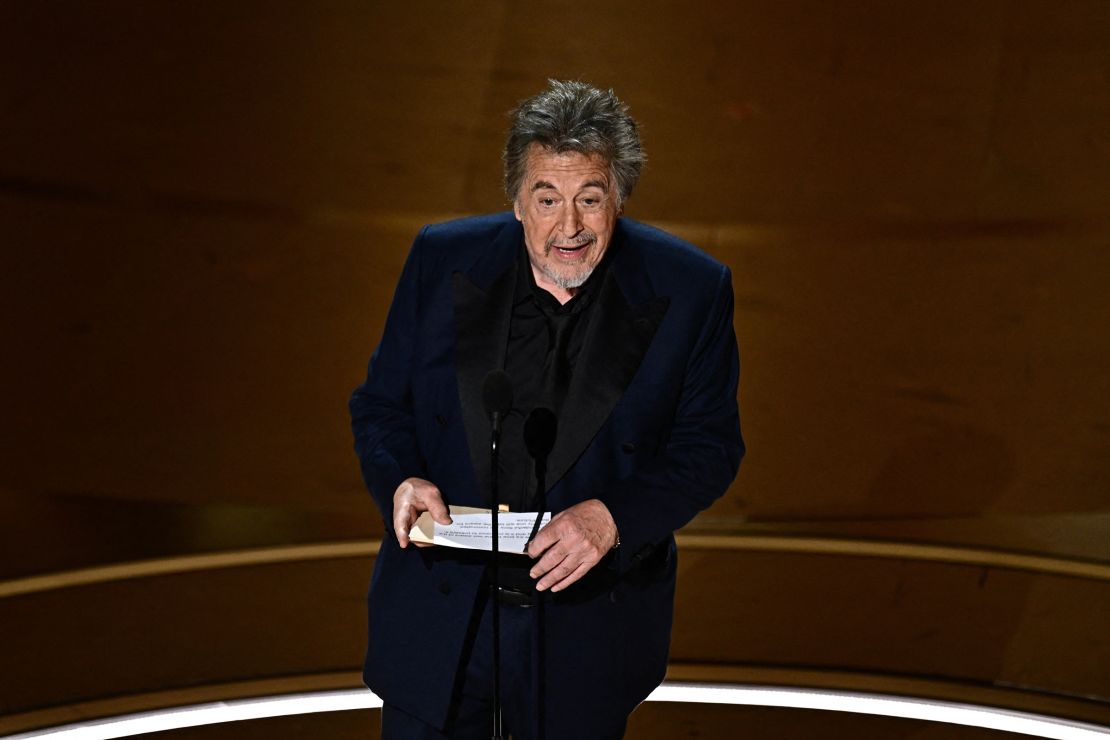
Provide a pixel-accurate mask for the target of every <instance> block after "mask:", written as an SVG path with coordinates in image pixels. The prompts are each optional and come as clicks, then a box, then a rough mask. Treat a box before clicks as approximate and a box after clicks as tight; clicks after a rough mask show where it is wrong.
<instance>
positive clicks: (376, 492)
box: [349, 227, 427, 534]
mask: <svg viewBox="0 0 1110 740" xmlns="http://www.w3.org/2000/svg"><path fill="white" fill-rule="evenodd" d="M426 232H427V227H424V229H423V230H421V232H420V234H419V235H418V236H417V237H416V241H415V242H414V243H413V246H412V250H411V251H410V252H409V256H408V258H407V259H406V261H405V266H404V269H403V270H402V272H401V279H400V281H399V282H398V284H397V290H396V292H395V293H394V295H393V303H392V305H391V306H390V309H389V315H388V317H387V319H386V324H385V331H384V332H383V334H382V340H381V343H380V344H379V345H378V348H377V350H376V351H375V352H374V355H373V356H372V357H371V358H370V365H369V369H368V370H367V374H366V381H365V382H364V383H363V384H362V385H360V386H359V387H358V388H356V389H355V391H354V393H353V394H352V395H351V400H350V404H349V408H350V412H351V429H352V431H353V432H354V438H355V454H357V455H358V459H359V465H360V467H361V469H362V477H363V480H365V481H366V485H367V487H368V488H369V489H370V493H371V494H372V495H373V497H374V500H375V501H376V502H377V504H378V508H379V509H380V510H381V514H382V519H383V521H384V523H385V528H386V531H388V532H389V533H390V534H392V533H393V494H394V492H395V491H396V490H397V487H398V486H399V485H401V482H402V481H404V480H405V479H406V478H410V477H412V476H421V477H422V476H423V475H424V471H425V468H426V466H425V463H424V460H423V459H422V457H421V455H420V450H419V444H418V442H417V434H416V419H415V416H414V412H413V400H412V385H411V378H412V369H413V367H414V363H415V354H416V344H417V336H418V331H417V322H418V309H419V306H420V272H421V264H420V262H421V260H420V254H421V243H422V241H423V239H424V236H425V233H426Z"/></svg>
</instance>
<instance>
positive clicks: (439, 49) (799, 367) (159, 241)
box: [0, 0, 1110, 738]
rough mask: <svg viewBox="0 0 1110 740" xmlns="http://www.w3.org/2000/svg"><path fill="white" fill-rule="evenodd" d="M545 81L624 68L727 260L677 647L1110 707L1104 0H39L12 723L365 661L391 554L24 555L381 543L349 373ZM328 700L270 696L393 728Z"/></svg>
mask: <svg viewBox="0 0 1110 740" xmlns="http://www.w3.org/2000/svg"><path fill="white" fill-rule="evenodd" d="M548 77H562V78H565V77H571V78H581V79H585V80H588V81H590V82H593V83H595V84H599V85H604V86H611V87H613V88H614V89H615V90H616V91H617V92H618V94H619V95H621V96H622V97H623V98H624V99H625V100H626V101H627V102H628V103H629V104H630V106H631V108H632V110H633V113H634V114H635V115H636V116H637V117H638V118H639V119H640V121H641V123H642V125H643V134H644V139H645V144H646V146H647V148H648V153H649V157H650V163H649V167H648V168H647V170H646V172H645V175H644V177H643V178H642V180H641V183H640V186H639V189H638V192H636V193H635V194H634V196H633V197H632V199H631V201H630V202H629V204H628V210H629V214H630V215H631V216H633V217H635V218H639V219H642V220H646V221H650V222H652V223H656V224H658V225H660V226H662V227H664V228H667V229H669V230H671V231H673V232H675V233H678V234H680V235H682V236H684V237H686V238H688V239H690V240H692V241H694V242H695V243H697V244H699V245H701V246H702V247H703V248H705V249H706V250H708V251H709V252H711V253H712V254H714V255H715V256H717V257H718V258H720V259H722V260H724V261H725V262H727V263H728V264H729V265H731V267H732V269H733V273H734V280H735V285H734V287H735V291H736V330H737V334H738V337H739V340H740V346H741V356H742V362H743V378H742V387H741V410H742V418H743V423H744V432H745V437H746V439H747V442H748V445H749V454H748V457H747V459H746V460H745V462H744V465H743V467H742V469H741V473H740V477H739V479H738V480H737V482H736V483H735V484H734V485H733V487H732V488H731V490H730V491H729V493H728V495H726V496H725V497H724V498H723V499H722V500H721V501H720V502H718V503H717V504H716V505H715V506H714V507H713V508H712V509H710V510H709V511H708V512H706V513H705V514H704V515H702V516H701V517H699V519H698V520H696V521H695V522H694V524H692V525H691V527H690V528H688V529H687V533H688V537H687V539H686V540H684V547H683V550H684V553H683V557H682V566H681V567H682V574H681V580H680V592H679V603H678V606H677V624H676V631H675V640H674V649H673V661H674V666H675V667H674V670H673V675H674V676H676V677H679V678H694V679H696V678H699V677H711V676H713V675H718V674H719V675H724V676H726V678H727V677H729V676H732V677H733V678H735V680H752V681H765V682H770V683H778V684H791V685H810V686H839V687H848V688H851V687H857V688H859V687H863V688H868V689H875V690H883V689H884V688H887V689H889V688H890V687H893V686H895V685H897V686H903V685H904V686H908V687H910V688H907V689H906V691H908V692H909V693H914V692H916V693H920V694H922V695H931V696H938V697H949V698H961V697H963V698H965V699H975V700H981V701H983V702H985V703H993V704H1002V705H1007V706H1013V707H1016V708H1023V707H1024V708H1034V709H1043V710H1045V711H1050V712H1055V713H1057V714H1066V715H1070V716H1074V717H1079V718H1084V719H1089V720H1094V721H1101V722H1104V723H1108V724H1110V707H1108V702H1110V671H1108V670H1107V666H1108V665H1110V638H1108V636H1110V630H1108V629H1107V624H1110V289H1108V288H1107V286H1108V285H1110V4H1107V3H1105V2H1099V1H1098V0H1091V1H1090V2H1079V1H1074V0H1059V1H1055V0H1043V1H1039V2H1038V1H1033V0H1028V1H1019V0H972V1H964V2H957V1H955V0H952V1H950V2H949V1H945V2H929V3H920V2H909V1H904V2H903V1H895V2H884V1H882V0H872V1H870V2H863V1H854V2H836V3H832V2H824V1H822V0H790V1H786V2H771V1H767V2H707V3H688V4H680V3H667V2H611V3H609V2H607V3H595V4H593V5H589V6H578V5H557V6H536V7H533V6H532V5H531V4H525V3H515V2H509V1H504V2H492V1H491V2H477V3H456V4H451V3H434V2H408V3H402V4H395V3H375V2H354V1H353V0H351V1H348V2H328V3H285V2H282V3H273V2H262V1H254V2H233V3H225V2H215V1H214V0H213V1H211V2H197V3H185V2H180V3H179V2H172V3H148V2H139V1H138V0H135V1H132V2H128V1H125V0H117V1H115V2H106V3H83V2H76V1H72V2H63V1H61V0H34V1H31V0H11V1H9V2H3V3H0V226H2V232H0V233H2V236H0V244H2V248H0V350H2V353H3V357H4V359H3V362H0V382H2V385H0V553H2V555H0V579H3V580H0V634H3V635H4V638H3V639H4V642H5V643H6V644H5V645H4V648H3V650H0V676H3V678H2V679H0V684H2V685H0V715H7V716H8V717H9V720H7V724H4V722H5V721H6V720H4V719H3V717H0V730H3V729H11V728H18V727H27V726H31V725H33V724H34V723H35V722H39V723H40V724H41V723H42V722H43V721H45V720H42V719H41V717H45V716H46V715H41V716H39V715H36V716H39V719H34V718H32V719H29V720H28V719H27V717H28V716H30V715H26V714H24V715H23V717H24V719H23V720H20V722H16V721H15V720H11V719H10V718H11V717H12V716H14V715H17V714H20V713H27V712H45V711H47V710H50V709H51V708H55V709H56V708H59V707H65V706H69V705H72V704H75V703H79V702H86V703H87V702H92V703H94V704H95V703H96V702H98V701H104V700H107V699H108V698H111V697H115V698H118V697H125V698H126V697H128V696H131V697H141V696H147V697H149V696H152V695H154V693H155V692H165V691H174V690H185V689H197V687H201V688H203V687H212V686H222V685H231V684H236V683H237V682H239V683H242V682H250V681H259V680H265V679H270V678H282V677H289V676H317V675H327V676H332V675H334V676H340V677H341V678H337V679H335V680H336V681H338V682H339V683H340V684H343V683H344V682H347V683H349V682H353V681H357V678H354V672H355V671H357V669H358V666H359V663H360V661H361V651H362V641H363V635H362V630H363V624H364V621H363V614H362V608H363V607H362V605H361V599H362V594H363V592H364V590H365V587H366V582H367V578H368V574H369V570H370V567H371V555H369V554H362V555H338V556H336V557H334V558H322V559H318V560H308V561H303V562H298V561H288V562H279V563H271V564H255V565H251V566H250V567H245V566H234V565H233V566H229V567H224V568H219V569H207V568H203V569H199V570H190V571H188V572H167V573H161V574H154V575H146V576H143V577H137V578H124V579H122V580H116V579H115V576H112V577H111V578H107V579H105V580H99V581H97V580H96V579H93V580H91V581H88V582H87V583H86V582H85V581H82V580H81V579H82V578H83V577H84V576H81V577H78V578H76V580H71V581H67V582H66V584H65V585H64V587H61V588H54V587H49V588H47V587H44V588H38V587H35V588H27V587H25V586H26V583H24V585H23V586H20V585H19V583H23V582H21V581H19V580H18V579H26V578H30V577H37V576H50V575H51V574H56V573H58V572H62V571H71V570H75V569H83V568H91V567H99V566H115V565H120V566H126V567H130V566H129V565H128V564H131V563H133V562H134V561H139V560H146V559H150V558H163V557H176V556H187V555H196V554H203V553H214V552H221V553H222V552H224V551H233V550H239V549H242V548H254V547H273V546H282V545H300V544H309V543H320V542H335V541H365V540H372V539H374V538H376V537H378V536H380V534H381V527H380V523H379V522H378V521H377V519H376V514H375V513H374V511H373V509H372V504H371V502H370V499H369V497H368V496H367V495H366V493H365V491H364V490H363V487H362V483H361V481H360V480H359V477H358V471H357V465H356V463H355V459H354V456H353V453H352V452H351V445H350V441H349V434H348V430H347V419H346V408H345V404H346V399H347V395H348V394H349V392H350V390H351V389H352V388H353V387H354V386H355V385H356V384H357V383H358V382H359V381H360V379H361V375H362V373H363V372H364V369H365V362H366V360H367V358H368V357H369V355H370V352H371V351H372V350H373V347H374V344H375V342H376V339H377V337H378V335H379V333H380V330H381V327H382V323H383V321H384V316H385V310H386V308H387V306H388V302H389V300H390V298H391V294H392V288H393V284H394V282H395V280H396V277H397V275H398V273H399V270H400V265H401V262H402V260H403V259H404V256H405V253H406V251H407V249H408V246H409V244H410V242H411V239H412V237H413V236H414V234H415V233H416V230H417V229H418V228H419V226H420V225H422V224H423V223H426V222H429V221H434V220H440V219H444V218H448V217H451V216H455V215H462V214H469V213H476V212H484V211H490V210H498V209H502V208H504V207H506V203H505V198H504V195H503V194H502V193H501V191H500V185H499V183H500V161H499V156H500V146H501V137H502V132H503V129H504V126H505V122H506V118H505V112H506V111H507V110H508V109H509V108H511V107H512V106H513V104H514V103H515V102H516V101H517V100H519V99H521V98H523V97H525V96H527V95H530V94H532V93H534V92H535V91H537V90H538V89H539V88H541V87H542V86H543V84H544V81H545V79H546V78H548ZM81 583H85V585H74V584H81ZM5 584H7V591H5V590H4V587H5ZM12 584H15V585H12ZM722 671H723V672H724V673H721V672H722ZM715 672H716V673H715ZM329 680H331V679H329ZM899 682H901V683H899ZM992 692H993V693H992ZM202 694H203V692H202ZM205 695H206V696H220V695H221V694H220V692H219V690H216V689H213V690H212V691H210V692H209V694H205ZM144 701H147V700H140V699H136V700H135V703H134V706H147V704H150V702H149V701H147V704H144V703H143V702H144ZM167 701H168V700H167ZM154 703H155V704H156V703H157V701H155V702H154ZM168 703H173V702H172V701H169V702H168ZM125 704H126V702H125ZM83 711H85V710H83ZM98 711H101V710H98V709H95V708H93V709H88V710H87V711H86V714H92V715H95V714H96V713H97V712H98ZM641 711H642V712H643V714H642V715H638V717H639V719H638V720H634V722H633V730H634V732H635V733H638V734H636V735H635V736H637V737H644V738H647V737H680V736H687V735H683V734H682V733H690V732H695V731H698V732H705V733H707V734H706V736H709V737H715V736H725V735H719V734H716V733H717V730H714V729H713V728H717V727H721V726H725V725H729V726H732V725H733V724H735V727H734V728H733V729H732V730H729V732H733V733H739V734H734V735H728V736H735V737H760V738H772V737H780V736H781V737H784V738H785V737H797V736H803V735H808V736H813V737H852V738H859V737H872V736H873V737H907V738H908V737H914V738H918V737H922V738H924V737H956V735H944V734H930V733H935V732H936V730H935V729H930V728H929V727H927V726H925V725H920V724H917V723H911V722H908V721H893V720H891V721H889V722H888V721H885V720H877V719H873V718H872V719H867V718H859V717H857V718H851V717H846V716H845V717H840V718H838V719H836V720H835V721H834V720H830V719H829V718H828V717H826V716H823V715H819V714H816V713H804V712H800V713H790V712H787V711H785V710H777V711H773V710H737V709H724V708H714V709H713V710H706V711H704V712H702V713H700V714H698V715H697V716H693V715H691V716H689V717H679V718H677V719H676V717H677V715H667V714H666V712H664V711H663V710H662V709H660V708H659V707H651V708H648V707H645V708H644V709H643V710H641ZM316 721H317V722H318V723H320V724H317V725H314V727H316V728H317V729H316V730H312V731H309V730H305V729H304V728H303V727H302V726H301V725H297V724H296V723H295V722H294V721H293V720H288V721H287V723H286V724H284V725H280V724H279V725H267V726H266V727H265V728H264V729H259V730H258V732H259V733H260V734H259V736H260V737H262V736H267V737H276V736H288V737H300V736H311V735H312V734H313V733H318V734H319V735H320V736H328V737H339V736H345V735H343V733H344V732H347V733H353V734H351V735H350V736H359V735H358V732H360V731H361V729H365V728H361V729H359V728H360V727H361V725H359V723H360V722H361V723H362V724H367V723H368V722H369V720H366V718H365V717H362V718H360V719H351V720H337V719H335V718H331V719H327V720H325V719H322V718H319V719H317V720H316ZM298 722H302V723H307V722H310V720H308V719H301V720H298ZM328 722H331V723H341V722H345V724H343V726H342V728H340V727H338V726H335V727H333V726H331V725H328V724H327V723H328ZM20 723H22V724H20ZM668 723H669V724H668ZM699 723H701V724H699ZM714 723H717V724H714ZM884 723H885V724H884ZM240 731H242V728H240ZM194 732H195V733H197V734H196V737H206V738H207V737H217V736H219V735H218V734H217V733H218V732H220V731H219V730H210V731H206V732H207V733H208V734H203V733H202V731H200V730H197V731H194ZM222 732H225V733H226V732H229V730H227V729H224V730H222ZM653 732H654V733H655V734H651V733H653ZM745 732H747V733H749V734H744V733H745ZM282 733H285V734H284V735H282ZM298 733H301V734H298ZM304 733H308V734H304ZM180 736H181V737H185V736H186V735H185V734H184V733H180ZM189 736H190V737H192V736H193V735H189ZM229 736H230V735H229ZM689 736H694V735H689ZM965 736H966V737H969V738H971V737H975V738H978V737H992V736H993V734H991V733H987V732H986V731H975V732H972V731H967V732H966V734H963V735H959V737H965Z"/></svg>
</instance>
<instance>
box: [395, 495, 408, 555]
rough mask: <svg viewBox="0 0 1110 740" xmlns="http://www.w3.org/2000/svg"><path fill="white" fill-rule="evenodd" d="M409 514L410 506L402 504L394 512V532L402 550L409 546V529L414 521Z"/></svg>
mask: <svg viewBox="0 0 1110 740" xmlns="http://www.w3.org/2000/svg"><path fill="white" fill-rule="evenodd" d="M409 512H410V508H409V505H408V504H402V505H401V506H400V508H398V509H397V510H396V511H394V512H393V532H394V534H396V535H397V544H399V545H400V546H401V549H402V550H403V549H404V548H406V547H408V544H409V527H410V526H411V520H412V516H411V514H410V513H409Z"/></svg>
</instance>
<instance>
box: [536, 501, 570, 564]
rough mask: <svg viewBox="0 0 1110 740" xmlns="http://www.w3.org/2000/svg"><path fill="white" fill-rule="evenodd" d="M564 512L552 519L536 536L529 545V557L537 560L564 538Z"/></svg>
mask: <svg viewBox="0 0 1110 740" xmlns="http://www.w3.org/2000/svg"><path fill="white" fill-rule="evenodd" d="M562 518H563V512H559V513H558V514H556V515H555V516H553V517H551V521H549V522H548V523H547V524H546V525H544V526H543V528H542V529H540V531H539V532H538V533H537V534H536V536H535V538H534V539H533V540H532V541H531V542H530V543H529V544H528V555H529V556H530V557H531V558H532V559H533V560H535V559H536V558H538V557H540V556H541V555H543V553H544V551H545V550H547V548H549V547H551V546H552V545H554V544H555V543H556V542H558V541H559V540H560V539H562V536H563V522H562V521H561V520H562Z"/></svg>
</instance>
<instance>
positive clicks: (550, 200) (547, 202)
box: [540, 198, 555, 208]
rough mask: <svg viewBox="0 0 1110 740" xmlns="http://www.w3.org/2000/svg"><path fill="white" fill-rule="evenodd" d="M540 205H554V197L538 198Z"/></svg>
mask: <svg viewBox="0 0 1110 740" xmlns="http://www.w3.org/2000/svg"><path fill="white" fill-rule="evenodd" d="M540 205H541V206H543V207H545V208H550V207H551V206H553V205H555V199H554V198H540Z"/></svg>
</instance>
